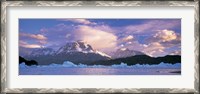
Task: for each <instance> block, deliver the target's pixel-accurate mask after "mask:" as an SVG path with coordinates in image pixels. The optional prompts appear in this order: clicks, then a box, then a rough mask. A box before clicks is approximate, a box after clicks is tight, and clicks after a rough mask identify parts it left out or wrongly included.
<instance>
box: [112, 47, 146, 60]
mask: <svg viewBox="0 0 200 94" xmlns="http://www.w3.org/2000/svg"><path fill="white" fill-rule="evenodd" d="M110 55H111V56H112V58H124V57H130V56H135V55H145V54H144V53H142V52H140V51H135V50H129V49H128V48H121V49H118V50H116V51H115V52H111V53H110Z"/></svg>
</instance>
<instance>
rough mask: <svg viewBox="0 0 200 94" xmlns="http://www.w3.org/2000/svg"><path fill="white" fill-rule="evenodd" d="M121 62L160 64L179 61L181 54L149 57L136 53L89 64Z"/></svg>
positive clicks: (128, 63) (129, 63)
mask: <svg viewBox="0 0 200 94" xmlns="http://www.w3.org/2000/svg"><path fill="white" fill-rule="evenodd" d="M121 62H123V63H126V64H127V65H135V64H149V65H152V64H160V63H161V62H163V63H170V64H175V63H181V56H179V55H167V56H164V57H157V58H155V57H150V56H147V55H136V56H131V57H126V58H118V59H112V60H104V61H96V62H93V63H90V65H113V64H120V63H121Z"/></svg>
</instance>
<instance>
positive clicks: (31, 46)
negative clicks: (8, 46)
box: [19, 40, 42, 48]
mask: <svg viewBox="0 0 200 94" xmlns="http://www.w3.org/2000/svg"><path fill="white" fill-rule="evenodd" d="M19 46H20V47H24V48H41V47H42V46H41V45H39V44H28V43H27V42H25V41H22V40H20V41H19Z"/></svg>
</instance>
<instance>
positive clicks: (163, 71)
mask: <svg viewBox="0 0 200 94" xmlns="http://www.w3.org/2000/svg"><path fill="white" fill-rule="evenodd" d="M180 71H181V69H180V68H64V67H63V68H62V67H59V68H54V67H52V68H49V67H48V68H45V67H40V68H38V67H30V68H19V75H181V73H180Z"/></svg>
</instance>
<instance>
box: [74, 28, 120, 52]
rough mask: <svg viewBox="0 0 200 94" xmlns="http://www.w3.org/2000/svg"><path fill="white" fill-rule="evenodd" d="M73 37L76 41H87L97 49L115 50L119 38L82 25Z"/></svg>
mask: <svg viewBox="0 0 200 94" xmlns="http://www.w3.org/2000/svg"><path fill="white" fill-rule="evenodd" d="M73 35H74V38H75V39H76V40H83V41H86V42H87V43H88V44H91V45H92V47H94V48H95V49H105V48H106V49H109V48H114V47H115V46H116V44H117V43H116V42H117V36H115V35H114V34H112V33H108V32H107V31H102V30H99V29H95V28H93V27H90V26H86V25H80V26H79V27H78V28H77V29H76V30H75V31H74V34H73Z"/></svg>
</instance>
